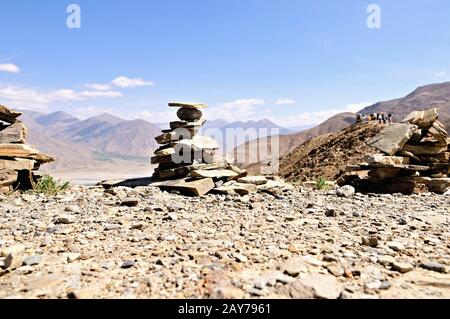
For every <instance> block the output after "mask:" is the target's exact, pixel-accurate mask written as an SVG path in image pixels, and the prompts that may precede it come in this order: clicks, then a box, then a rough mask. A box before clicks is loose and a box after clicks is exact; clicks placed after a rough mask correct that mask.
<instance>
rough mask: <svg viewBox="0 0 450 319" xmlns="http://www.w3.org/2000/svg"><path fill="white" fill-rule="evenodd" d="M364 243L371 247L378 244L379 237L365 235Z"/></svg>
mask: <svg viewBox="0 0 450 319" xmlns="http://www.w3.org/2000/svg"><path fill="white" fill-rule="evenodd" d="M362 244H363V245H365V246H370V247H377V246H378V238H377V237H363V238H362Z"/></svg>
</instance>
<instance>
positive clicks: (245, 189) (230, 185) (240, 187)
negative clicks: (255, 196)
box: [213, 181, 257, 196]
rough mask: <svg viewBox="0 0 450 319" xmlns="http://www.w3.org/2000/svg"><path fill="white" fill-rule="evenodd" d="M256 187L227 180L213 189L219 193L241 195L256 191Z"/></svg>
mask: <svg viewBox="0 0 450 319" xmlns="http://www.w3.org/2000/svg"><path fill="white" fill-rule="evenodd" d="M256 190H257V188H256V186H255V185H253V184H244V183H237V182H235V181H230V182H227V183H225V184H223V185H221V186H219V187H216V188H214V189H213V191H214V192H215V193H219V194H227V195H233V194H239V195H241V196H245V195H249V194H250V193H254V192H256Z"/></svg>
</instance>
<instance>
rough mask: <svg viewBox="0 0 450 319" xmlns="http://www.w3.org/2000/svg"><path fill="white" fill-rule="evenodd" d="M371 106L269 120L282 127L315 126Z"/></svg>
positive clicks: (348, 107) (364, 104)
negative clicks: (334, 117) (337, 115)
mask: <svg viewBox="0 0 450 319" xmlns="http://www.w3.org/2000/svg"><path fill="white" fill-rule="evenodd" d="M372 104H373V103H369V102H364V103H356V104H349V105H346V106H344V107H342V108H334V109H329V110H324V111H317V112H303V113H300V114H296V115H291V116H284V117H283V116H277V117H269V119H270V120H272V121H273V122H275V123H277V124H278V125H281V126H282V127H301V126H315V125H318V124H320V123H322V122H324V121H326V120H327V119H329V118H330V117H333V116H334V115H336V114H339V113H344V112H351V113H355V112H358V111H360V110H362V109H363V108H365V107H367V106H369V105H372Z"/></svg>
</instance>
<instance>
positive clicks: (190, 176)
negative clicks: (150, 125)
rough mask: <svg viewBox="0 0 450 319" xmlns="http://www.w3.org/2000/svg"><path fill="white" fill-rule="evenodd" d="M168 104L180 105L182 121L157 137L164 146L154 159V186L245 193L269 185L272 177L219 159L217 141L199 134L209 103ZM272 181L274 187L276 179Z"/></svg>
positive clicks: (192, 192) (188, 192)
mask: <svg viewBox="0 0 450 319" xmlns="http://www.w3.org/2000/svg"><path fill="white" fill-rule="evenodd" d="M169 107H176V108H179V110H178V112H177V116H178V118H179V119H180V121H175V122H171V123H170V129H168V130H164V131H162V135H160V136H158V137H156V141H157V142H158V144H160V145H161V147H160V148H159V149H158V150H156V151H155V156H154V157H152V159H151V161H152V164H158V167H157V168H156V169H155V173H154V175H153V182H152V183H151V186H155V187H159V188H161V189H165V190H169V191H178V192H180V193H183V194H186V195H193V196H202V195H205V194H207V193H209V192H215V193H222V194H229V193H238V194H241V195H246V194H248V193H249V192H252V191H256V190H257V188H258V186H264V187H267V184H268V183H269V179H267V178H265V177H258V176H255V177H246V176H247V171H245V170H241V169H239V168H237V167H235V166H232V165H231V164H229V163H226V162H224V160H223V159H217V158H216V156H215V151H216V150H218V148H219V145H218V143H217V142H216V141H214V140H213V139H211V138H209V137H206V136H201V135H198V132H199V130H200V129H201V127H202V126H203V125H204V124H205V122H206V121H205V119H203V113H202V111H201V109H204V108H207V105H205V104H196V103H169ZM271 183H272V184H271V186H274V184H273V183H276V182H275V181H274V180H272V181H271ZM269 184H270V183H269Z"/></svg>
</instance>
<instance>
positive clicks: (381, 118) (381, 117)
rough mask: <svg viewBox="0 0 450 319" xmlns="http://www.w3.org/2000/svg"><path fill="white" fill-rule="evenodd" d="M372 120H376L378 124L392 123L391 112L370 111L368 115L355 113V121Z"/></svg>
mask: <svg viewBox="0 0 450 319" xmlns="http://www.w3.org/2000/svg"><path fill="white" fill-rule="evenodd" d="M363 121H365V122H373V121H378V124H380V125H381V124H388V123H389V124H391V123H393V117H392V114H391V113H389V114H387V115H386V114H385V113H372V114H369V115H364V116H363V115H362V114H359V113H358V114H357V115H356V122H357V123H360V122H363Z"/></svg>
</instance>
